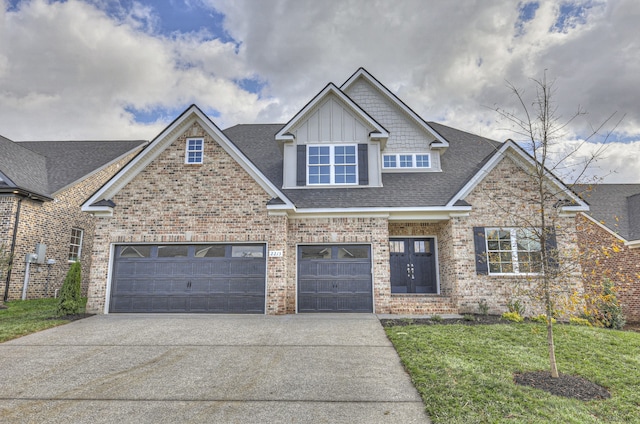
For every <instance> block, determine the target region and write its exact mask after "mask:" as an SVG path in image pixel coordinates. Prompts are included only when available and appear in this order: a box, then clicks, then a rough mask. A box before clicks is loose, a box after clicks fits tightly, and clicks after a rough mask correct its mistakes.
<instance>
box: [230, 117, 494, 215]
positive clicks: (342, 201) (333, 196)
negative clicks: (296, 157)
mask: <svg viewBox="0 0 640 424" xmlns="http://www.w3.org/2000/svg"><path fill="white" fill-rule="evenodd" d="M429 125H431V126H432V128H434V129H435V130H436V131H438V132H439V133H440V135H441V136H443V137H444V138H445V139H446V140H447V141H448V142H449V147H448V149H447V150H446V151H445V153H444V154H443V155H442V156H441V159H440V160H441V164H442V169H443V171H442V172H425V173H415V172H414V173H384V174H383V175H382V184H383V187H362V188H355V187H354V188H329V189H313V190H310V189H285V190H283V192H284V194H285V195H286V196H287V197H288V198H289V199H290V200H291V201H292V202H293V203H294V204H295V205H296V207H298V208H354V207H428V206H435V207H438V206H445V205H446V204H447V203H448V202H449V200H451V198H452V197H453V196H454V195H455V194H456V193H457V192H458V191H459V190H460V189H461V188H462V187H463V186H464V185H465V183H466V182H467V181H469V180H470V179H471V178H472V177H473V176H474V175H475V174H476V173H477V172H478V170H480V168H481V167H482V166H483V165H484V163H485V162H486V161H487V160H488V159H489V158H490V157H491V156H492V155H493V154H494V153H495V152H496V151H497V149H498V148H499V147H500V145H501V144H502V143H499V142H497V141H494V140H489V139H486V138H483V137H480V136H477V135H473V134H470V133H467V132H464V131H460V130H456V129H454V128H450V127H447V126H445V125H440V124H436V123H432V122H430V123H429ZM282 126H283V124H255V125H236V126H234V127H231V128H227V129H226V130H224V133H225V135H226V136H227V137H228V138H229V139H230V140H231V141H232V142H233V143H234V144H236V146H238V148H239V149H240V150H241V151H242V152H243V153H244V154H245V155H246V156H247V157H248V158H249V160H251V162H253V164H254V165H255V166H256V167H258V168H259V169H260V171H261V172H262V173H263V174H264V175H265V176H266V177H267V178H269V179H270V180H271V182H272V183H273V184H274V185H275V186H277V187H282V153H281V151H280V149H279V147H278V145H277V143H276V141H275V134H276V133H277V132H278V131H279V130H280V128H282Z"/></svg>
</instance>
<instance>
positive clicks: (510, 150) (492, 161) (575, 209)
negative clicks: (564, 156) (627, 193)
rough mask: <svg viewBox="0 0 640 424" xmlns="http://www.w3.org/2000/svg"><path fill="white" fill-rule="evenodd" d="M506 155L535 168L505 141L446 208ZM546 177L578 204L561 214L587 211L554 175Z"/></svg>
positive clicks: (515, 145)
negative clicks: (511, 155) (513, 156)
mask: <svg viewBox="0 0 640 424" xmlns="http://www.w3.org/2000/svg"><path fill="white" fill-rule="evenodd" d="M507 153H511V154H514V155H515V156H516V157H517V158H519V159H523V160H524V161H526V162H527V163H528V164H529V165H531V166H535V162H534V159H533V158H532V157H531V156H529V155H528V154H526V153H525V152H524V150H522V148H521V147H520V146H518V145H517V144H516V143H515V142H514V141H513V140H507V141H506V142H505V143H504V144H503V145H502V146H501V147H500V149H498V150H497V151H496V153H495V154H494V155H493V156H492V157H491V158H490V159H489V160H488V161H487V163H485V164H484V166H483V167H482V168H481V169H480V170H479V171H478V172H476V174H475V175H474V176H473V178H471V180H469V182H467V184H465V185H464V187H462V189H460V191H458V193H456V194H455V195H454V196H453V197H452V198H451V200H449V203H447V206H449V207H450V206H453V205H454V204H455V203H456V202H457V201H459V200H464V198H465V197H467V196H468V195H469V193H471V191H473V189H475V188H476V186H477V185H478V184H480V182H481V181H482V180H484V178H485V177H486V176H487V175H489V173H490V172H491V171H492V170H493V168H495V167H496V166H497V165H498V163H500V161H502V159H504V158H505V157H506V155H507ZM546 176H547V179H548V181H549V182H550V183H552V184H554V185H555V186H556V187H557V188H558V189H560V190H561V191H562V192H563V193H564V194H565V195H566V196H567V197H568V198H570V199H572V200H573V201H574V202H576V203H577V204H578V206H565V207H562V208H561V212H564V213H577V212H583V211H588V210H589V205H587V203H585V202H584V201H583V200H582V199H581V198H580V197H579V196H578V195H576V194H575V193H573V192H572V191H571V190H569V188H568V187H567V186H566V185H565V184H564V183H563V182H562V181H560V180H559V179H558V178H556V176H555V175H553V174H552V173H551V172H548V171H547V172H546Z"/></svg>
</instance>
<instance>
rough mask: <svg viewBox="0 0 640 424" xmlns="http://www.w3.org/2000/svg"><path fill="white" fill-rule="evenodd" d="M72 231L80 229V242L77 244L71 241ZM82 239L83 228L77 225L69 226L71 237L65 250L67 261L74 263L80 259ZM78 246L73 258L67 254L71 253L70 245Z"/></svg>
mask: <svg viewBox="0 0 640 424" xmlns="http://www.w3.org/2000/svg"><path fill="white" fill-rule="evenodd" d="M74 231H80V242H79V243H78V244H75V243H73V238H74ZM83 241H84V230H83V229H82V228H78V227H71V239H70V240H69V249H68V250H67V262H69V263H74V262H78V261H81V260H82V242H83ZM73 246H77V247H78V254H77V255H76V258H75V260H74V259H71V258H69V254H70V253H71V247H73Z"/></svg>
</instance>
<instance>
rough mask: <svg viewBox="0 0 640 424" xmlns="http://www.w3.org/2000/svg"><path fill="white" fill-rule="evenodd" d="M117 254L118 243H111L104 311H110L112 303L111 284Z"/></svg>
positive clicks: (106, 312)
mask: <svg viewBox="0 0 640 424" xmlns="http://www.w3.org/2000/svg"><path fill="white" fill-rule="evenodd" d="M115 256H116V244H115V243H111V244H110V246H109V266H108V268H107V287H106V290H105V292H106V293H105V296H106V299H105V301H104V313H105V315H106V314H108V313H109V306H110V303H111V284H112V283H113V272H112V271H113V265H114V261H115Z"/></svg>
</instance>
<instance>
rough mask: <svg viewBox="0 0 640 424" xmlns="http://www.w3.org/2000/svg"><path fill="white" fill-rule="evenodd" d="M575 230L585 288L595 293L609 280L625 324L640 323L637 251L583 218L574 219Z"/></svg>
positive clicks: (639, 264)
mask: <svg viewBox="0 0 640 424" xmlns="http://www.w3.org/2000/svg"><path fill="white" fill-rule="evenodd" d="M576 228H577V229H578V241H579V245H580V258H581V262H582V268H583V277H584V280H585V287H586V288H587V289H588V290H590V291H591V292H592V293H593V292H597V291H598V290H599V289H600V287H601V286H600V285H601V284H602V282H603V280H604V279H605V278H608V279H609V280H610V281H611V282H613V283H614V285H615V287H616V288H617V292H616V296H617V297H618V300H619V301H620V304H621V305H622V310H623V313H624V315H625V317H626V319H627V321H629V322H640V249H637V248H636V249H630V248H629V247H627V246H625V245H624V242H623V241H622V240H621V239H619V238H618V237H616V236H614V235H613V234H611V233H610V232H609V231H607V230H605V229H604V228H602V227H600V226H599V225H597V224H596V223H594V222H593V221H591V220H590V219H589V218H587V217H585V216H584V215H578V216H577V217H576Z"/></svg>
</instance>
